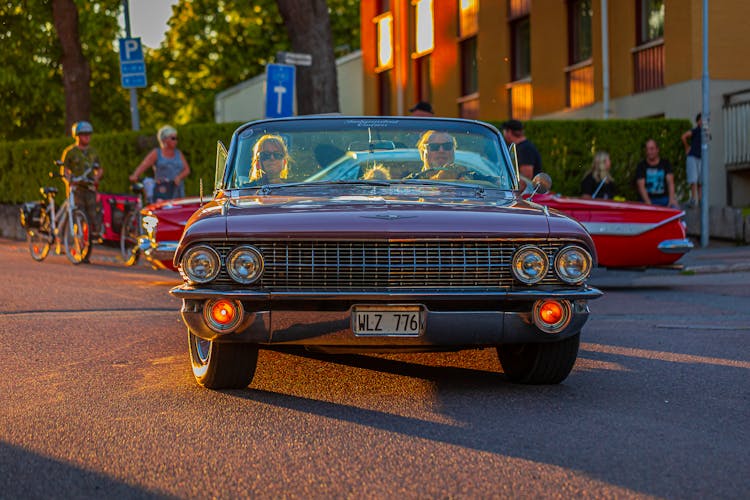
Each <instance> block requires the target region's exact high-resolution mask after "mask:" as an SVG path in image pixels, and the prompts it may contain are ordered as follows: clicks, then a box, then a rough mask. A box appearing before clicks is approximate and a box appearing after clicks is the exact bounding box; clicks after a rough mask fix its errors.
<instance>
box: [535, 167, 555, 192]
mask: <svg viewBox="0 0 750 500" xmlns="http://www.w3.org/2000/svg"><path fill="white" fill-rule="evenodd" d="M531 185H532V186H533V187H534V193H535V194H536V193H539V194H545V193H549V190H550V189H551V188H552V177H550V176H549V174H546V173H544V172H541V173H538V174H536V175H535V176H534V178H533V179H531Z"/></svg>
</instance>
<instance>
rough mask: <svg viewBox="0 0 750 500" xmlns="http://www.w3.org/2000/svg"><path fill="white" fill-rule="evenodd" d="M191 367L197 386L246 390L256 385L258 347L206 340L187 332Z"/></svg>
mask: <svg viewBox="0 0 750 500" xmlns="http://www.w3.org/2000/svg"><path fill="white" fill-rule="evenodd" d="M188 345H189V348H190V364H191V365H192V368H193V376H194V377H195V380H196V382H198V384H200V385H202V386H203V387H206V388H207V389H244V388H245V387H247V386H248V385H250V382H252V381H253V376H254V375H255V367H256V366H257V365H258V346H257V345H255V344H247V343H224V342H212V341H210V340H204V339H202V338H200V337H198V336H197V335H193V333H192V332H190V331H189V330H188Z"/></svg>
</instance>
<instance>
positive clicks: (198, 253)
mask: <svg viewBox="0 0 750 500" xmlns="http://www.w3.org/2000/svg"><path fill="white" fill-rule="evenodd" d="M220 270H221V259H220V258H219V254H218V253H216V250H214V249H213V248H211V247H210V246H208V245H195V246H193V247H190V248H189V249H188V250H187V251H186V252H185V255H183V256H182V272H183V273H184V274H185V276H186V277H187V279H188V280H190V281H191V282H192V283H208V282H209V281H211V280H213V279H214V278H216V276H218V275H219V271H220Z"/></svg>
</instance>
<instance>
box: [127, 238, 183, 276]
mask: <svg viewBox="0 0 750 500" xmlns="http://www.w3.org/2000/svg"><path fill="white" fill-rule="evenodd" d="M178 243H179V242H177V241H159V242H157V241H153V240H152V239H151V238H150V237H149V236H148V235H147V234H144V235H141V236H140V237H139V238H138V246H137V248H138V250H139V251H140V252H141V254H142V255H143V256H144V257H145V258H146V260H147V261H148V262H149V263H150V264H151V265H152V266H154V267H155V268H157V269H172V267H171V263H172V260H173V259H174V254H175V252H176V251H177V245H178Z"/></svg>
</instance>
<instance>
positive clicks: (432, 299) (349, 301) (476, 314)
mask: <svg viewBox="0 0 750 500" xmlns="http://www.w3.org/2000/svg"><path fill="white" fill-rule="evenodd" d="M170 293H171V294H172V295H174V296H176V297H178V298H181V299H182V302H183V305H182V309H181V315H182V319H183V321H184V322H185V325H187V327H188V329H189V330H190V331H191V332H193V333H194V334H195V335H197V336H199V337H201V338H204V339H206V340H215V341H221V342H251V343H256V344H264V345H293V344H298V345H308V346H336V347H344V346H346V347H361V348H363V349H366V348H377V347H381V348H386V347H388V348H394V349H398V348H424V349H430V348H439V347H446V348H464V347H480V346H488V345H498V344H505V343H521V342H552V341H556V340H561V339H563V338H565V337H569V336H572V335H575V334H576V333H578V332H580V330H581V328H582V327H583V325H584V324H585V323H586V320H587V319H588V314H589V310H588V303H587V302H588V300H592V299H596V298H598V297H600V296H601V295H602V292H600V291H599V290H597V289H595V288H589V287H586V288H584V289H580V290H536V289H535V290H523V291H507V292H501V291H498V292H486V291H481V292H476V291H462V292H433V293H425V292H423V291H420V292H397V293H371V292H360V293H356V292H347V293H333V292H330V293H309V292H304V293H303V292H299V293H297V292H285V293H268V292H255V291H249V290H232V291H219V290H212V289H200V288H194V287H191V286H188V285H182V286H179V287H176V288H173V289H172V290H171V291H170ZM218 298H226V299H232V300H237V301H239V302H240V303H241V304H242V308H243V311H244V312H243V319H242V321H241V322H240V324H239V325H238V326H237V327H236V328H235V329H234V330H233V331H232V332H231V333H224V334H220V333H217V332H216V331H214V330H212V329H211V328H209V326H208V325H207V323H206V320H205V317H204V311H203V308H204V306H205V304H206V302H207V301H208V300H210V299H218ZM551 298H552V299H557V300H561V301H565V302H566V303H567V304H569V305H570V320H569V321H568V323H567V324H566V326H565V327H564V328H563V329H562V330H560V331H559V332H557V333H554V334H550V333H545V332H543V331H542V330H540V329H539V328H538V327H537V326H536V325H535V323H534V321H533V320H532V312H531V311H532V307H533V305H534V303H535V302H536V301H538V300H543V299H551ZM406 304H408V305H419V306H420V307H421V309H422V311H423V315H424V316H423V317H424V325H425V327H424V329H423V331H422V332H421V333H420V335H418V336H371V335H367V336H358V335H356V334H355V333H354V331H353V329H352V323H351V322H352V310H353V308H354V307H355V306H358V305H384V306H385V305H406Z"/></svg>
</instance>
